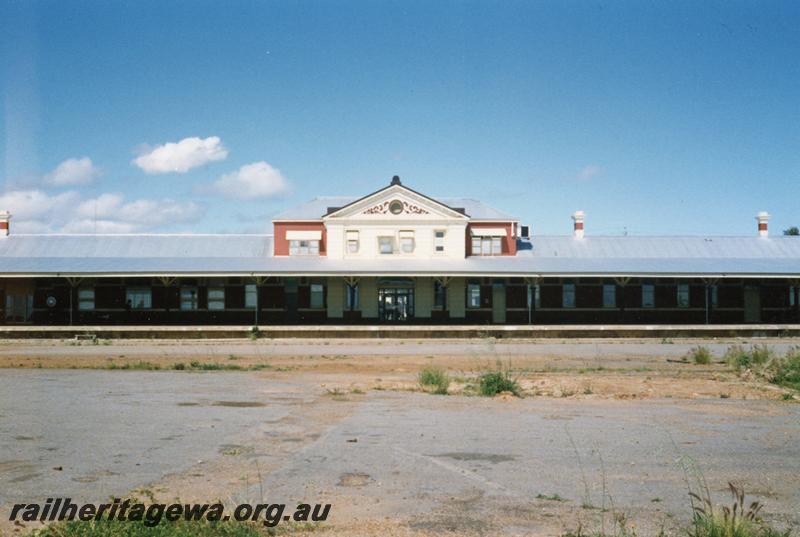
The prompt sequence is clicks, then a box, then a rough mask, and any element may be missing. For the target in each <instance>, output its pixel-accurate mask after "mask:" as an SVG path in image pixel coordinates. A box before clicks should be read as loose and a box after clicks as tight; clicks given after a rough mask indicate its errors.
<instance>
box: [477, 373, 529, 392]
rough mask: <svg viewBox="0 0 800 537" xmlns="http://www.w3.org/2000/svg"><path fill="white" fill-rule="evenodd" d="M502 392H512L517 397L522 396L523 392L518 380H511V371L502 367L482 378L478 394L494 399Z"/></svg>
mask: <svg viewBox="0 0 800 537" xmlns="http://www.w3.org/2000/svg"><path fill="white" fill-rule="evenodd" d="M501 392H511V393H512V394H514V395H516V396H517V397H520V396H521V393H522V392H521V390H520V387H519V384H518V383H517V381H516V379H513V378H511V374H510V372H509V370H508V369H507V368H506V369H503V368H502V367H501V368H499V369H497V370H495V371H487V372H486V373H484V374H483V375H481V376H480V379H479V383H478V393H480V394H481V395H483V396H484V397H493V396H495V395H497V394H498V393H501Z"/></svg>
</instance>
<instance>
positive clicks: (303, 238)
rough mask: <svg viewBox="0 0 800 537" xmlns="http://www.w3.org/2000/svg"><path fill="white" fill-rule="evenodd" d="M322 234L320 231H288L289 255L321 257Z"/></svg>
mask: <svg viewBox="0 0 800 537" xmlns="http://www.w3.org/2000/svg"><path fill="white" fill-rule="evenodd" d="M321 239H322V232H321V231H319V230H293V229H290V230H288V231H286V240H288V241H289V255H319V243H320V240H321Z"/></svg>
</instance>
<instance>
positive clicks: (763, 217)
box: [756, 211, 769, 237]
mask: <svg viewBox="0 0 800 537" xmlns="http://www.w3.org/2000/svg"><path fill="white" fill-rule="evenodd" d="M756 220H758V236H759V237H769V229H768V228H767V222H769V213H768V212H766V211H761V212H760V213H758V214H757V215H756Z"/></svg>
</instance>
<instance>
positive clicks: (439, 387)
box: [419, 367, 450, 395]
mask: <svg viewBox="0 0 800 537" xmlns="http://www.w3.org/2000/svg"><path fill="white" fill-rule="evenodd" d="M419 385H420V386H422V387H423V388H432V389H433V393H435V394H438V395H447V388H449V387H450V378H449V377H448V376H447V373H445V372H444V370H443V369H439V368H438V367H426V368H423V369H422V370H421V371H420V372H419Z"/></svg>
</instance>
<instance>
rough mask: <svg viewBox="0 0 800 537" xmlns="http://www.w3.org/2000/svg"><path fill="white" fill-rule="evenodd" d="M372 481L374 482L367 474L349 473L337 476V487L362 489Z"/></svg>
mask: <svg viewBox="0 0 800 537" xmlns="http://www.w3.org/2000/svg"><path fill="white" fill-rule="evenodd" d="M373 481H374V480H373V479H372V477H371V476H370V475H369V474H365V473H361V472H349V473H346V474H342V475H341V476H339V482H338V483H337V485H338V486H340V487H364V486H366V485H369V484H370V483H372V482H373Z"/></svg>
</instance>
